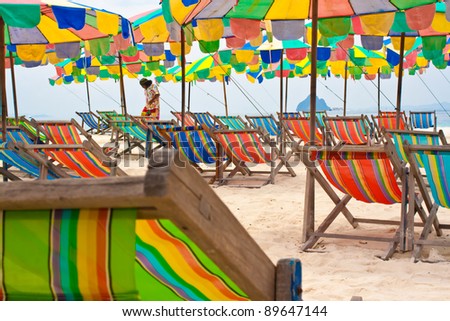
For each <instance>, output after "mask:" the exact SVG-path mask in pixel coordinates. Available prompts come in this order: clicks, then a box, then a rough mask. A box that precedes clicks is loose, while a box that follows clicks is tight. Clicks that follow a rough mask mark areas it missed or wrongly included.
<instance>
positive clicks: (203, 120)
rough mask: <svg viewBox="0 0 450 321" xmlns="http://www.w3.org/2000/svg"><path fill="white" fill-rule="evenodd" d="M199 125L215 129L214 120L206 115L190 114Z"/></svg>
mask: <svg viewBox="0 0 450 321" xmlns="http://www.w3.org/2000/svg"><path fill="white" fill-rule="evenodd" d="M192 114H193V115H194V116H195V119H197V122H198V123H199V124H200V125H205V126H206V127H208V128H215V127H216V125H215V124H214V119H212V117H211V116H210V115H209V114H208V113H192Z"/></svg>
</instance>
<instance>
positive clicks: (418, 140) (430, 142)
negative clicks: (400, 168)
mask: <svg viewBox="0 0 450 321" xmlns="http://www.w3.org/2000/svg"><path fill="white" fill-rule="evenodd" d="M386 133H387V135H388V136H389V138H392V142H393V143H394V145H395V150H396V151H397V154H398V156H399V158H400V159H401V160H402V161H403V162H405V163H407V162H408V157H407V155H406V152H405V147H404V145H405V142H407V143H408V144H409V145H425V146H439V145H447V141H446V138H445V136H444V133H443V132H442V131H440V132H439V133H435V132H425V131H402V130H388V131H386ZM415 156H416V161H417V164H418V165H419V167H422V168H423V166H424V165H423V160H422V159H421V156H420V155H419V154H416V155H415Z"/></svg>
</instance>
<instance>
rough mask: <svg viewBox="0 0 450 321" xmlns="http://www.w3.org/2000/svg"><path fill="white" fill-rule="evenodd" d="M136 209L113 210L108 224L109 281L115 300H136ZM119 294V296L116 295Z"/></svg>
mask: <svg viewBox="0 0 450 321" xmlns="http://www.w3.org/2000/svg"><path fill="white" fill-rule="evenodd" d="M136 216H137V210H136V209H114V210H113V212H112V215H111V223H110V233H109V235H110V237H109V245H110V250H109V251H110V253H109V263H110V280H111V289H112V292H113V295H114V299H115V300H137V299H138V291H137V288H136V280H135V275H134V264H130V262H134V261H135V252H136V249H135V240H136V233H135V222H136ZM116 293H120V296H118V295H116Z"/></svg>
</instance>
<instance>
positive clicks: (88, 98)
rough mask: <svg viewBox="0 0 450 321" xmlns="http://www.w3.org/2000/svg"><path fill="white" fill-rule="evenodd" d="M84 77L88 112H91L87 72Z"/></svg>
mask: <svg viewBox="0 0 450 321" xmlns="http://www.w3.org/2000/svg"><path fill="white" fill-rule="evenodd" d="M84 79H85V81H86V94H87V101H88V108H89V112H91V96H90V94H89V81H88V77H87V74H86V75H85V76H84Z"/></svg>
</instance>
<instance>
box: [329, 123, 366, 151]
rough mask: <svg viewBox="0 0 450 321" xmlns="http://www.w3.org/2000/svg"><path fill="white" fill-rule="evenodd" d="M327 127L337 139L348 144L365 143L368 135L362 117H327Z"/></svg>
mask: <svg viewBox="0 0 450 321" xmlns="http://www.w3.org/2000/svg"><path fill="white" fill-rule="evenodd" d="M327 123H328V127H329V128H330V130H331V132H332V133H333V134H334V136H335V137H336V138H337V140H338V141H340V142H343V143H345V144H350V145H363V144H367V142H368V137H367V132H366V129H365V127H364V120H363V119H362V118H356V119H339V118H327Z"/></svg>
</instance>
